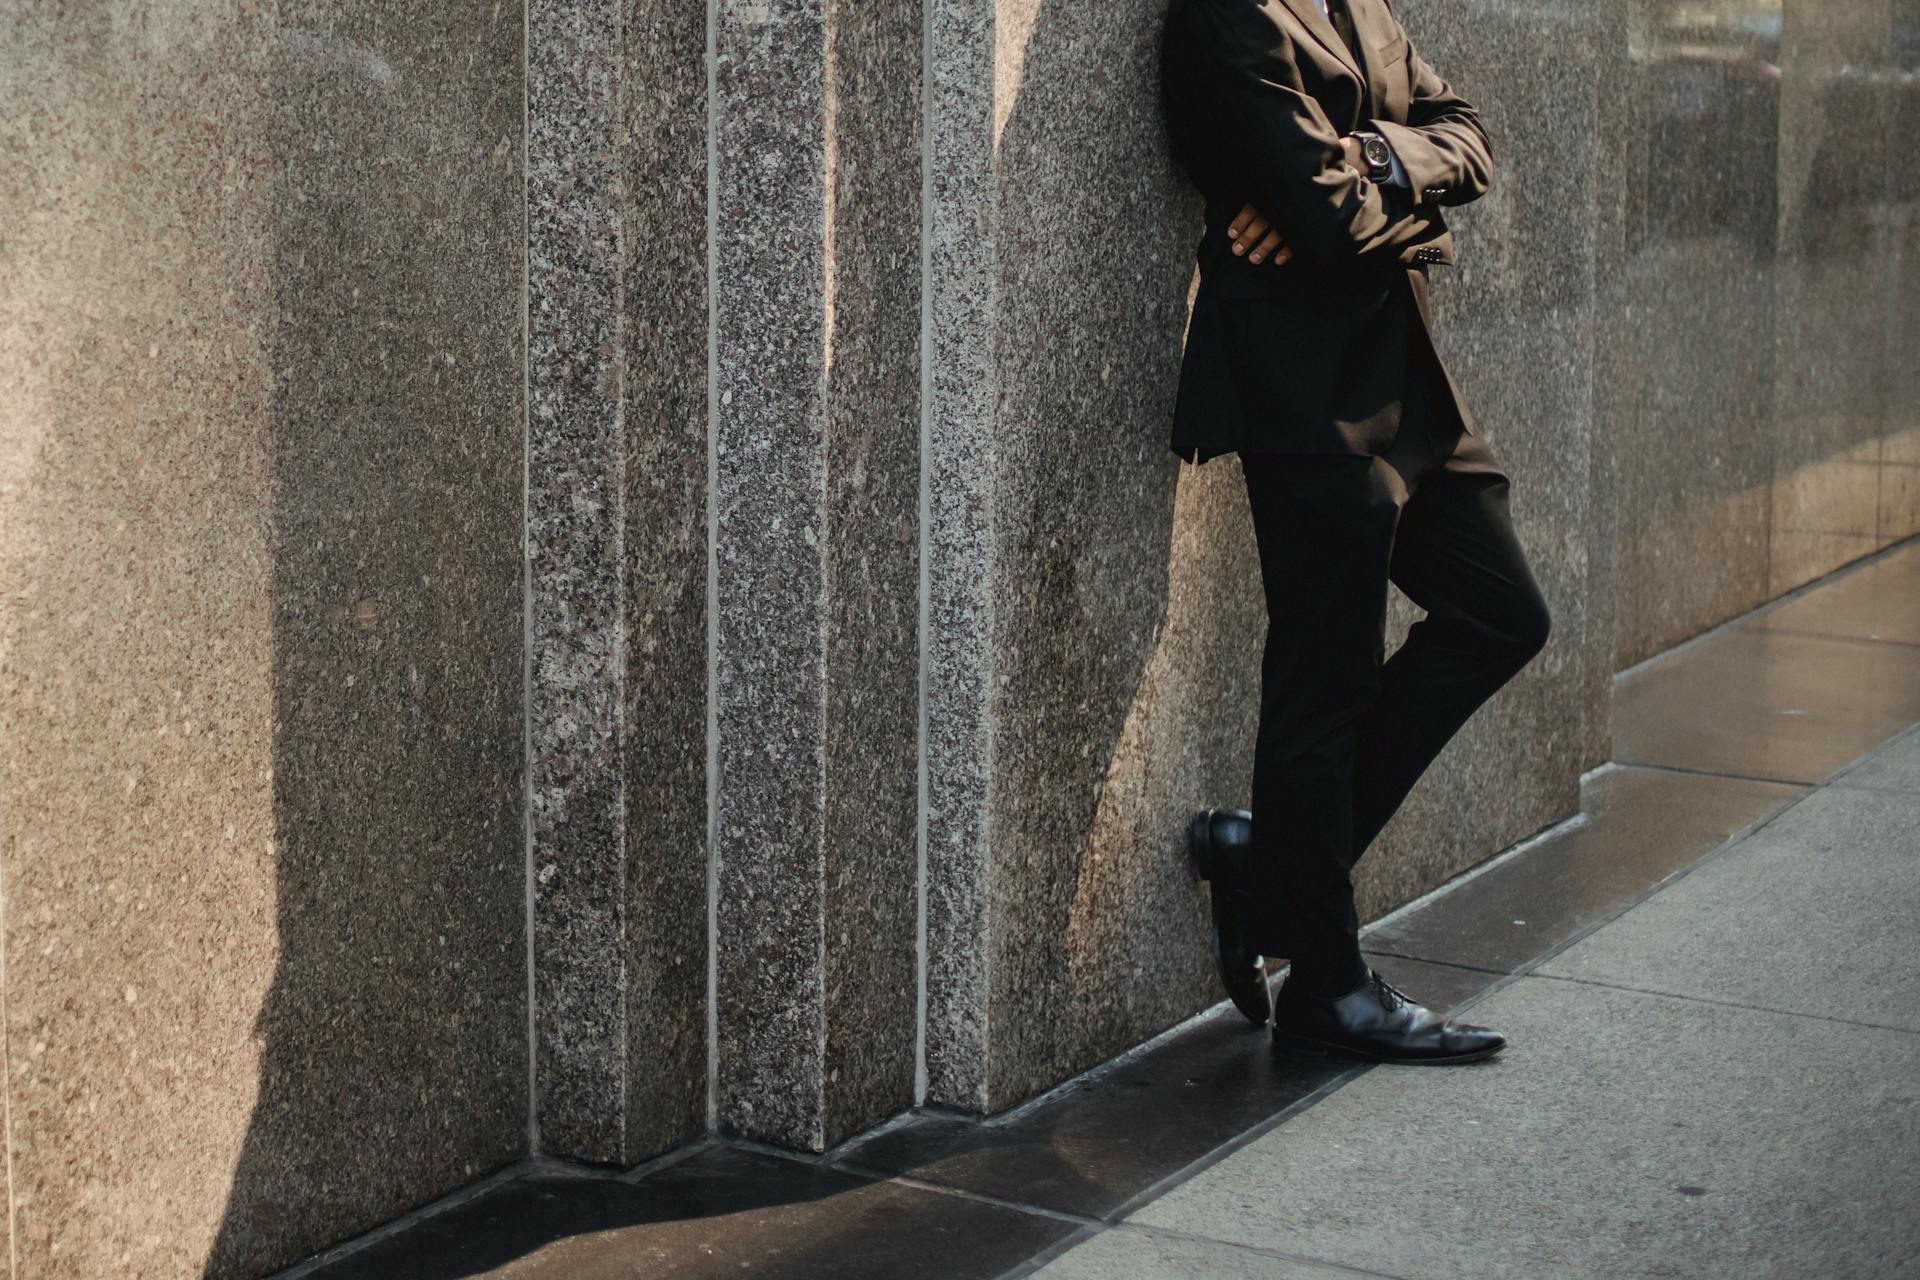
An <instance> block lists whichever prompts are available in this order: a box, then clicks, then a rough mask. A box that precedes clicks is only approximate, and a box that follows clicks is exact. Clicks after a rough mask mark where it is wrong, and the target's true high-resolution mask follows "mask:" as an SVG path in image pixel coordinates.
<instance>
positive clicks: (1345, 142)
mask: <svg viewBox="0 0 1920 1280" xmlns="http://www.w3.org/2000/svg"><path fill="white" fill-rule="evenodd" d="M1340 150H1341V152H1342V154H1343V158H1344V159H1345V160H1346V162H1347V163H1348V164H1349V165H1351V166H1352V167H1353V168H1355V169H1358V170H1359V171H1360V172H1361V173H1363V174H1364V173H1365V172H1366V171H1367V157H1366V155H1365V153H1364V152H1362V151H1361V150H1360V139H1358V138H1356V137H1354V136H1353V135H1352V134H1350V133H1349V134H1347V135H1346V136H1345V137H1343V138H1341V139H1340Z"/></svg>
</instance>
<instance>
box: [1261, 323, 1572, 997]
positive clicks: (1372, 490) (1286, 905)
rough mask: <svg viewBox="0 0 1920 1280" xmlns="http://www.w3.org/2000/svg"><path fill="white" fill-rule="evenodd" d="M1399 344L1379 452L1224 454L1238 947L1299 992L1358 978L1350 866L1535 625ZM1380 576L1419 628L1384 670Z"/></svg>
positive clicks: (1479, 493)
mask: <svg viewBox="0 0 1920 1280" xmlns="http://www.w3.org/2000/svg"><path fill="white" fill-rule="evenodd" d="M1414 349H1415V350H1416V351H1417V352H1419V353H1420V355H1419V356H1418V357H1417V358H1418V359H1419V361H1420V364H1421V369H1420V371H1419V372H1420V373H1421V374H1422V375H1423V376H1417V377H1410V378H1409V379H1408V384H1409V385H1408V392H1407V397H1406V400H1405V403H1404V412H1403V416H1402V420H1401V421H1402V425H1401V427H1400V429H1399V433H1398V435H1397V437H1396V438H1395V440H1394V442H1393V444H1392V445H1391V446H1390V447H1389V448H1388V450H1387V451H1386V452H1385V453H1384V454H1382V455H1380V456H1378V457H1369V456H1363V455H1351V454H1325V455H1322V454H1260V453H1244V452H1243V453H1242V454H1241V464H1242V468H1243V470H1244V472H1245V476H1246V485H1247V498H1248V503H1249V505H1250V507H1251V509H1252V515H1253V526H1254V534H1255V538H1256V540H1257V542H1258V544H1259V549H1260V573H1261V581H1262V586H1263V587H1264V590H1265V594H1266V606H1267V637H1266V647H1265V651H1264V654H1263V657H1262V664H1261V678H1260V728H1259V736H1258V739H1257V741H1256V744H1255V748H1254V767H1253V798H1252V803H1251V804H1250V805H1249V806H1248V807H1249V809H1250V810H1251V812H1252V814H1253V823H1252V826H1253V866H1254V883H1252V884H1251V885H1249V889H1250V890H1251V891H1252V894H1253V898H1254V920H1255V925H1254V932H1253V939H1252V941H1253V943H1254V945H1255V947H1256V948H1257V949H1258V950H1259V951H1260V952H1261V954H1263V955H1266V956H1269V957H1273V958H1285V959H1287V960H1288V961H1289V962H1290V972H1289V976H1288V979H1287V981H1288V983H1289V984H1292V985H1295V986H1296V989H1299V990H1303V991H1304V992H1305V993H1306V994H1309V995H1334V994H1338V993H1341V992H1344V991H1349V990H1352V989H1353V988H1354V987H1355V986H1358V985H1359V984H1360V983H1361V982H1362V981H1364V980H1365V978H1366V967H1365V964H1364V962H1363V961H1362V959H1361V956H1360V942H1359V921H1358V918H1357V915H1356V912H1355V908H1354V901H1353V880H1352V874H1351V873H1352V870H1353V866H1354V864H1355V862H1357V861H1358V860H1359V857H1360V855H1361V853H1363V852H1364V851H1365V850H1366V848H1367V846H1368V844H1370V843H1371V842H1372V840H1373V838H1374V836H1376V835H1377V834H1379V832H1380V829H1381V828H1382V827H1384V826H1385V825H1386V823H1387V819H1388V818H1390V817H1392V816H1393V813H1394V811H1395V810H1396V809H1398V808H1399V806H1400V802H1401V801H1402V800H1404V799H1405V798H1406V795H1407V793H1408V792H1409V791H1410V790H1412V788H1413V784H1414V783H1415V782H1416V781H1417V780H1418V779H1419V777H1420V775H1421V774H1422V773H1423V772H1424V771H1425V770H1426V768H1427V766H1428V765H1429V764H1431V763H1432V762H1433V759H1434V757H1435V756H1437V755H1439V753H1440V749H1441V748H1442V747H1444V746H1445V745H1446V744H1447V742H1448V740H1449V739H1451V738H1452V737H1453V735H1454V733H1455V732H1456V731H1458V729H1459V728H1460V726H1461V725H1462V724H1464V723H1465V722H1466V720H1467V717H1469V716H1470V715H1472V714H1473V712H1474V711H1475V709H1477V708H1478V707H1479V706H1480V705H1481V703H1483V702H1485V701H1486V700H1487V698H1489V697H1490V696H1492V694H1493V693H1494V692H1495V691H1496V690H1498V689H1499V688H1500V687H1501V686H1502V685H1503V684H1505V683H1506V682H1507V681H1508V680H1509V679H1511V678H1512V677H1513V675H1514V674H1515V673H1516V672H1518V671H1519V670H1520V668H1521V667H1523V666H1525V665H1526V663H1527V661H1528V660H1529V659H1530V658H1532V657H1533V656H1534V655H1535V654H1536V653H1538V652H1539V651H1540V648H1541V647H1542V646H1543V645H1544V644H1545V643H1546V639H1547V632H1548V629H1549V626H1550V618H1549V616H1548V612H1547V605H1546V601H1545V600H1544V599H1543V598H1542V596H1541V594H1540V588H1539V586H1538V584H1537V583H1536V582H1535V581H1534V578H1533V573H1532V571H1531V570H1530V569H1529V568H1528V567H1527V561H1526V557H1525V555H1524V554H1523V552H1522V550H1521V547H1520V543H1519V540H1518V539H1517V538H1516V537H1515V536H1514V531H1513V524H1512V522H1511V520H1510V519H1509V517H1508V512H1507V488H1508V477H1507V475H1506V473H1505V472H1504V471H1503V470H1502V468H1501V465H1500V463H1499V461H1498V460H1497V459H1496V458H1495V457H1494V455H1493V452H1492V450H1491V449H1490V448H1489V447H1488V446H1487V444H1486V442H1485V441H1484V440H1482V439H1481V438H1480V437H1479V436H1477V435H1474V434H1472V433H1471V432H1468V431H1465V430H1463V429H1462V428H1461V426H1460V423H1459V417H1458V415H1457V414H1456V413H1455V412H1454V411H1453V409H1452V402H1451V400H1450V399H1448V398H1447V396H1446V389H1445V384H1444V382H1443V381H1442V378H1443V377H1444V375H1443V374H1442V373H1441V372H1440V370H1439V366H1438V365H1437V364H1436V363H1435V362H1434V360H1433V357H1432V354H1431V352H1430V351H1429V350H1428V349H1427V347H1426V346H1425V344H1424V343H1416V344H1414ZM1389 579H1391V580H1392V582H1393V583H1394V584H1395V585H1397V586H1398V587H1399V588H1400V589H1401V590H1402V591H1403V592H1404V593H1405V594H1406V595H1407V597H1408V598H1409V599H1411V600H1412V601H1413V603H1414V604H1416V605H1418V606H1420V607H1421V608H1422V609H1424V610H1426V616H1425V617H1424V618H1423V619H1422V620H1420V621H1419V622H1417V623H1415V624H1414V625H1413V627H1412V628H1411V630H1410V631H1409V632H1408V635H1407V638H1406V641H1405V643H1404V644H1402V645H1401V646H1400V648H1399V649H1397V650H1396V651H1395V652H1394V655H1393V657H1392V659H1391V660H1385V651H1386V615H1387V583H1388V580H1389Z"/></svg>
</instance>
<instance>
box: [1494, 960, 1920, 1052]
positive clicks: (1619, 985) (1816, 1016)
mask: <svg viewBox="0 0 1920 1280" xmlns="http://www.w3.org/2000/svg"><path fill="white" fill-rule="evenodd" d="M1524 976H1526V977H1528V978H1538V979H1540V980H1541V981H1543V982H1575V983H1578V984H1580V985H1581V986H1583V987H1604V988H1606V989H1607V990H1608V991H1626V992H1631V993H1632V994H1634V995H1641V996H1662V997H1664V998H1666V999H1669V1000H1691V1001H1693V1002H1694V1003H1695V1004H1712V1005H1719V1006H1720V1007H1721V1008H1724V1009H1745V1010H1747V1011H1748V1012H1749V1013H1774V1014H1781V1015H1784V1016H1786V1017H1789V1018H1810V1019H1812V1020H1813V1021H1815V1022H1832V1023H1837V1024H1838V1025H1840V1026H1843V1027H1864V1028H1867V1029H1869V1030H1873V1031H1897V1032H1899V1033H1900V1034H1901V1035H1908V1036H1920V1031H1916V1030H1915V1029H1914V1028H1912V1027H1895V1026H1890V1025H1889V1024H1887V1023H1884V1022H1863V1021H1861V1020H1860V1019H1858V1018H1836V1017H1834V1016H1833V1015H1831V1014H1826V1013H1808V1012H1807V1011H1806V1010H1805V1009H1782V1008H1780V1007H1778V1006H1777V1005H1765V1004H1748V1003H1746V1002H1745V1001H1741V1000H1723V999H1721V998H1719V997H1717V996H1705V995H1700V994H1697V993H1695V992H1689V991H1661V990H1659V989H1658V988H1655V987H1636V986H1633V985H1632V984H1631V983H1625V982H1602V981H1600V980H1599V979H1597V978H1577V977H1575V976H1573V975H1572V974H1567V973H1540V972H1537V971H1530V972H1528V973H1527V974H1525V975H1524Z"/></svg>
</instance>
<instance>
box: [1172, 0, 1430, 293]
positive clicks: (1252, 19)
mask: <svg viewBox="0 0 1920 1280" xmlns="http://www.w3.org/2000/svg"><path fill="white" fill-rule="evenodd" d="M1177 12H1178V13H1179V14H1180V15H1181V17H1182V21H1181V23H1180V26H1179V28H1178V29H1177V30H1170V31H1169V39H1173V40H1178V41H1180V42H1182V44H1183V45H1184V49H1183V50H1182V55H1183V56H1184V57H1186V58H1189V59H1191V60H1192V62H1191V71H1192V75H1191V77H1190V78H1189V79H1188V80H1187V81H1186V84H1187V85H1188V88H1189V91H1191V92H1195V93H1198V94H1200V95H1202V96H1203V98H1204V100H1205V101H1204V107H1205V109H1204V110H1203V111H1201V112H1200V113H1198V114H1199V116H1200V117H1201V119H1203V120H1204V121H1205V124H1206V126H1207V127H1210V128H1212V129H1214V130H1217V131H1218V133H1219V134H1220V136H1221V141H1223V142H1224V143H1225V144H1226V145H1227V146H1228V147H1229V148H1231V149H1232V151H1233V152H1234V154H1235V155H1236V157H1237V158H1238V160H1239V161H1240V163H1242V164H1244V165H1245V166H1246V173H1245V175H1244V177H1245V184H1246V186H1247V189H1248V190H1249V191H1250V192H1251V193H1252V194H1251V197H1250V200H1249V203H1251V204H1252V205H1253V206H1254V208H1256V209H1258V210H1260V211H1261V212H1262V213H1264V214H1266V215H1267V216H1268V217H1270V218H1272V219H1273V220H1274V222H1276V223H1277V224H1278V225H1279V227H1280V229H1281V231H1282V233H1283V234H1284V235H1285V236H1286V240H1287V243H1288V244H1289V245H1290V246H1292V247H1293V249H1294V251H1295V252H1296V253H1299V254H1304V255H1307V256H1310V257H1317V258H1338V257H1351V256H1354V255H1357V254H1362V253H1366V252H1368V251H1369V250H1372V249H1391V248H1392V247H1394V245H1395V244H1396V243H1397V239H1398V237H1396V236H1395V229H1396V227H1397V226H1399V224H1401V223H1403V222H1404V221H1405V220H1406V219H1407V217H1408V216H1409V215H1410V213H1411V210H1410V209H1409V207H1408V204H1407V199H1406V193H1405V192H1396V193H1395V195H1394V197H1392V198H1390V197H1389V196H1388V194H1387V192H1386V191H1385V190H1384V189H1382V188H1381V187H1380V186H1378V185H1376V184H1375V183H1373V182H1370V181H1368V180H1367V178H1366V176H1365V175H1364V174H1362V173H1361V172H1359V171H1358V170H1357V169H1353V168H1351V167H1349V166H1348V165H1346V164H1345V163H1344V155H1343V152H1342V150H1341V146H1340V134H1339V132H1338V131H1337V130H1336V129H1335V128H1334V127H1333V124H1332V122H1331V121H1329V120H1328V119H1327V115H1326V113H1325V112H1324V111H1323V110H1321V108H1320V104H1319V103H1318V102H1316V101H1315V100H1314V99H1313V98H1312V96H1310V95H1309V94H1307V93H1306V92H1305V91H1304V90H1303V89H1302V88H1301V80H1300V72H1299V68H1298V66H1297V64H1296V63H1295V61H1294V53H1293V47H1292V44H1291V42H1290V41H1289V40H1288V39H1287V37H1286V34H1285V33H1284V32H1282V31H1280V30H1279V29H1278V28H1277V27H1275V26H1274V24H1273V23H1271V22H1270V21H1268V20H1267V19H1266V18H1265V17H1264V16H1262V15H1261V13H1260V10H1259V8H1258V7H1257V6H1254V5H1251V4H1215V3H1198V2H1197V0H1189V2H1188V3H1186V4H1183V5H1180V6H1179V7H1178V10H1177ZM1382 132H1383V133H1384V132H1385V131H1384V130H1383V131H1382ZM1415 145H1416V146H1418V145H1419V144H1417V143H1416V144H1415ZM1403 163H1405V161H1404V158H1403ZM1423 163H1424V164H1426V166H1427V168H1426V169H1425V170H1424V174H1425V175H1426V176H1428V177H1431V176H1432V175H1433V174H1434V172H1435V170H1434V167H1433V164H1432V161H1431V159H1430V158H1428V157H1425V156H1422V157H1421V158H1419V159H1416V160H1414V161H1413V162H1411V163H1406V169H1407V174H1408V177H1409V180H1410V181H1412V182H1416V183H1417V182H1419V181H1421V177H1422V174H1423V171H1422V170H1421V169H1420V168H1418V167H1417V166H1418V165H1420V164H1423Z"/></svg>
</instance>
